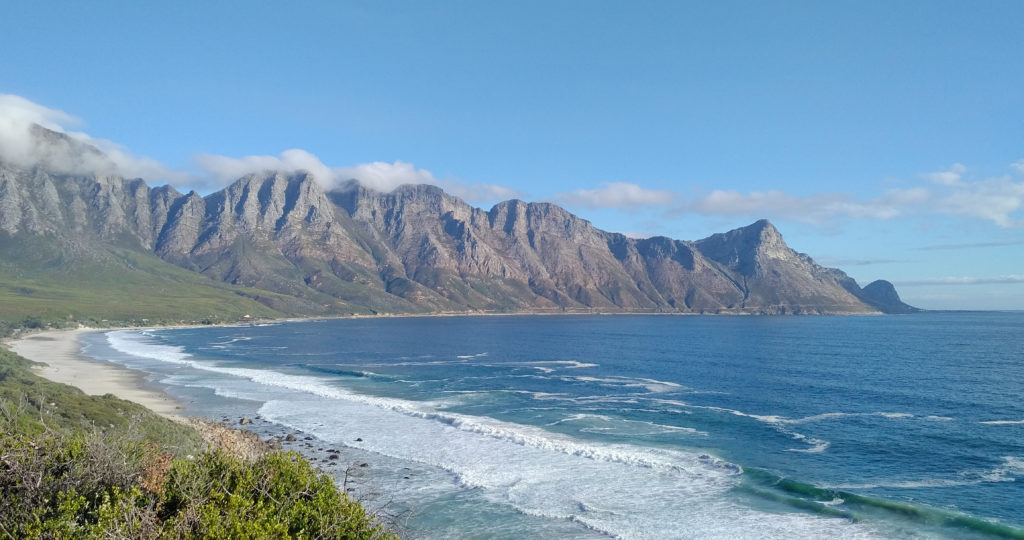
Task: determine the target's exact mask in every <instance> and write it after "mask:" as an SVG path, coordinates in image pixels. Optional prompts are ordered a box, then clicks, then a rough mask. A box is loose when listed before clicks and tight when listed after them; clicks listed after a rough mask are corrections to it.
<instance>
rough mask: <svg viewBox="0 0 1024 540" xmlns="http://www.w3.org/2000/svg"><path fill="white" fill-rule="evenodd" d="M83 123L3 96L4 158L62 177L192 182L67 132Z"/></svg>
mask: <svg viewBox="0 0 1024 540" xmlns="http://www.w3.org/2000/svg"><path fill="white" fill-rule="evenodd" d="M80 124H81V122H80V121H79V120H78V119H77V118H75V117H74V116H72V115H70V114H68V113H66V112H64V111H61V110H58V109H51V108H49V107H44V106H42V105H39V104H38V103H34V102H32V101H30V100H27V99H25V98H23V97H21V96H15V95H12V94H0V159H3V160H4V161H6V162H9V163H12V164H14V165H17V166H20V167H32V166H35V165H40V164H43V165H46V166H47V167H48V168H49V169H51V170H53V171H56V172H60V173H77V174H83V173H84V174H96V175H115V174H116V175H120V176H125V177H128V178H135V177H140V178H146V179H148V180H166V181H169V182H184V181H187V180H188V179H189V178H190V176H189V175H188V174H187V173H185V172H183V171H176V170H173V169H171V168H169V167H166V166H164V165H163V164H161V163H160V162H158V161H156V160H154V159H151V158H147V157H139V156H136V155H134V154H132V153H131V152H128V151H127V150H125V149H124V148H123V147H121V146H119V145H117V144H115V143H113V142H111V141H108V140H105V139H97V138H94V137H91V136H89V135H87V134H85V133H81V132H73V131H68V130H67V128H69V127H73V126H78V125H80ZM37 125H38V126H42V127H43V128H46V129H48V130H50V131H54V132H57V133H60V134H63V135H65V136H66V137H67V138H61V137H56V138H54V137H46V136H45V135H44V133H45V132H40V131H39V130H38V128H35V127H34V126H37ZM78 143H80V144H78ZM89 147H93V148H94V149H98V150H100V151H101V152H102V153H100V152H95V151H93V149H90V148H89Z"/></svg>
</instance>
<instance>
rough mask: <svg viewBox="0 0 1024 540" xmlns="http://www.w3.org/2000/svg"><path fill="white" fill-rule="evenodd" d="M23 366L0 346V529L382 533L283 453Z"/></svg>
mask: <svg viewBox="0 0 1024 540" xmlns="http://www.w3.org/2000/svg"><path fill="white" fill-rule="evenodd" d="M31 366H32V362H30V361H29V360H26V359H24V358H22V357H19V356H17V355H16V354H14V353H12V352H10V351H7V350H3V349H0V433H2V435H0V538H12V539H13V538H19V539H20V538H360V539H362V538H367V539H369V538H392V537H393V535H392V534H391V533H390V532H389V531H388V530H387V529H386V528H385V527H384V526H383V525H382V524H380V523H379V522H378V521H377V520H376V519H375V517H374V516H372V515H370V514H368V513H367V512H366V511H365V510H364V509H363V507H362V506H361V505H360V504H359V503H358V502H357V501H353V500H350V499H349V498H348V496H347V495H346V494H345V493H343V492H342V491H340V490H339V489H338V487H337V486H336V485H335V484H334V482H333V481H332V480H331V478H330V477H329V476H327V475H326V474H324V473H322V472H320V471H319V470H317V469H316V468H315V467H313V466H312V465H311V464H310V463H308V462H307V461H305V460H304V459H303V458H302V457H300V456H299V455H298V454H296V453H294V452H281V451H267V452H261V453H260V455H258V456H255V457H254V456H250V455H242V454H237V453H236V454H232V453H229V452H228V451H226V450H224V449H219V448H214V447H210V446H209V444H207V443H204V442H203V437H202V436H201V435H200V433H199V432H198V431H196V430H195V429H194V428H192V427H189V426H187V425H183V424H180V423H176V422H173V421H171V420H169V419H167V418H163V417H160V416H158V415H156V414H154V413H152V412H150V411H148V410H147V409H145V408H144V407H142V406H140V405H136V404H134V403H131V402H128V401H124V400H121V399H118V398H116V397H114V396H112V395H106V396H88V395H85V394H84V393H82V392H81V391H79V390H78V389H76V388H72V387H70V386H66V385H62V384H58V383H54V382H50V381H47V380H45V379H42V378H40V377H38V376H36V375H34V374H33V373H32V372H31V371H30V368H31Z"/></svg>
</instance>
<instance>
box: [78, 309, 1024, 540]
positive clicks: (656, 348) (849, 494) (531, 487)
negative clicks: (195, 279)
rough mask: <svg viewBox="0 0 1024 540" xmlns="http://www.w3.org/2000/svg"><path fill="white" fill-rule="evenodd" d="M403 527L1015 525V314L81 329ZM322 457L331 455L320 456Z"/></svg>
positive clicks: (524, 531) (955, 531) (872, 528)
mask: <svg viewBox="0 0 1024 540" xmlns="http://www.w3.org/2000/svg"><path fill="white" fill-rule="evenodd" d="M82 341H83V345H84V353H85V354H87V355H89V356H92V357H94V358H97V359H100V360H103V361H109V362H115V363H118V364H122V365H126V366H128V367H131V368H134V369H139V370H141V371H144V372H146V373H148V374H149V377H148V378H149V380H150V382H151V384H153V385H155V386H157V387H159V388H161V389H163V390H164V391H166V392H167V393H169V394H171V395H173V396H175V397H176V398H178V399H179V400H181V401H182V403H184V404H186V406H187V410H186V411H184V412H185V414H189V415H196V416H204V417H210V418H213V419H217V420H221V419H227V420H228V421H229V422H231V423H234V424H237V422H238V419H239V418H240V417H243V416H244V417H249V418H253V419H254V422H253V424H252V425H251V426H250V427H252V428H253V429H255V430H256V431H257V432H259V433H261V435H263V436H264V437H270V436H275V435H276V436H282V435H285V434H294V435H295V436H296V441H295V442H285V443H284V447H285V448H288V449H294V450H297V451H301V452H303V453H304V454H305V455H306V456H307V457H309V458H310V459H312V460H314V461H316V462H317V463H320V464H321V465H322V466H323V467H324V468H325V469H326V470H328V471H330V472H331V473H332V474H333V475H334V477H335V478H336V479H337V481H338V483H339V485H341V486H342V487H343V488H344V489H346V490H347V491H349V492H350V493H351V494H352V495H353V496H354V497H356V498H359V499H360V500H362V501H364V504H366V506H367V507H368V508H369V509H370V510H372V511H375V512H378V513H380V514H382V515H386V516H389V519H391V520H393V522H394V523H395V524H396V525H397V526H398V527H399V530H400V532H402V533H403V535H404V536H407V537H411V538H608V537H619V538H659V539H661V538H730V539H733V538H978V539H982V538H1024V504H1022V501H1024V312H1010V313H1003V312H998V313H997V312H986V313H980V312H979V313H968V312H936V313H922V314H915V315H903V316H876V317H873V316H865V317H831V316H820V317H744V316H709V317H703V316H645V315H606V316H596V315H595V316H480V317H475V316H466V317H409V318H374V319H332V320H315V321H302V322H286V323H272V324H258V325H254V326H239V327H204V328H189V329H166V330H119V331H112V332H105V333H96V334H90V335H86V336H85V337H84V338H83V340H82ZM335 450H339V451H340V453H339V454H337V455H338V456H339V458H331V456H332V455H335V454H334V453H333V451H335Z"/></svg>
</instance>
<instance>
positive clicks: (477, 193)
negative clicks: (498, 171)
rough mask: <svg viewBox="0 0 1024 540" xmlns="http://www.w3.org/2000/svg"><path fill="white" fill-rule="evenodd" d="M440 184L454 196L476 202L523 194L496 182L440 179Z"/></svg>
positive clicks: (509, 197) (498, 199)
mask: <svg viewBox="0 0 1024 540" xmlns="http://www.w3.org/2000/svg"><path fill="white" fill-rule="evenodd" d="M440 186H441V187H442V188H443V189H444V190H445V191H447V192H448V193H451V194H452V195H455V196H456V197H459V198H461V199H464V200H467V201H470V202H478V203H491V202H500V201H507V200H509V199H519V198H522V196H523V194H522V193H520V192H519V191H516V190H514V189H511V188H507V187H505V186H499V185H497V184H463V183H460V182H454V181H442V182H441V184H440Z"/></svg>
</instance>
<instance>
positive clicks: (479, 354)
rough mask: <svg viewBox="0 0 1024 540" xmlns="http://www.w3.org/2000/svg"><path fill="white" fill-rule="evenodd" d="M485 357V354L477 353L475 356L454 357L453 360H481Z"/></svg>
mask: <svg viewBox="0 0 1024 540" xmlns="http://www.w3.org/2000/svg"><path fill="white" fill-rule="evenodd" d="M485 356H487V353H485V352H482V353H477V354H463V355H459V356H456V357H455V358H458V359H460V360H469V359H471V358H483V357H485Z"/></svg>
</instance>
